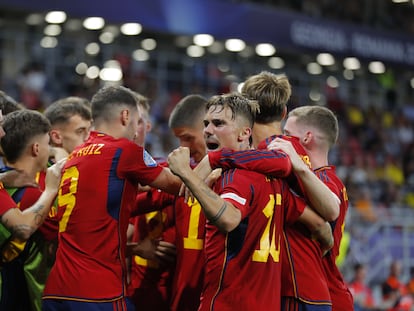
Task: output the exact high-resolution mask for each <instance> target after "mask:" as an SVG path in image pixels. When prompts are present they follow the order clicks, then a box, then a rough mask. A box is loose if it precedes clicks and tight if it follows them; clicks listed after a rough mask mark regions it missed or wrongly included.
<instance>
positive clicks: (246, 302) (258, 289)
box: [199, 169, 305, 311]
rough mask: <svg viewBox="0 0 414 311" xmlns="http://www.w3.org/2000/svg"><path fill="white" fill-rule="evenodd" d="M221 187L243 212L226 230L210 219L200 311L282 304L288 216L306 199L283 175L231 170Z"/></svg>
mask: <svg viewBox="0 0 414 311" xmlns="http://www.w3.org/2000/svg"><path fill="white" fill-rule="evenodd" d="M214 190H215V192H216V193H217V194H219V195H220V196H221V197H222V198H223V199H224V200H226V201H228V202H230V203H232V204H233V205H234V206H235V207H236V208H238V209H239V210H240V212H241V215H242V218H241V222H240V224H239V226H238V227H237V228H235V229H234V230H233V231H232V232H229V233H227V234H224V233H222V232H221V231H220V230H219V229H218V228H217V227H216V226H214V225H212V224H210V223H209V222H207V225H206V245H205V253H206V268H205V269H206V271H205V281H204V288H203V292H202V296H201V304H200V308H199V311H204V310H280V290H281V277H280V270H281V265H280V251H281V239H282V237H281V235H282V227H283V222H284V217H285V207H289V209H287V212H286V217H288V218H289V219H290V221H293V220H296V218H297V217H299V215H300V214H301V213H302V212H303V209H304V206H305V204H304V202H303V201H302V200H300V199H299V198H297V197H296V196H294V195H293V194H292V193H291V192H290V191H289V190H288V186H287V185H286V184H285V183H284V182H282V181H281V180H271V179H269V178H267V177H266V176H264V175H261V174H258V173H256V172H253V171H247V170H238V169H236V170H227V171H225V172H224V173H223V174H222V176H221V177H220V178H219V180H218V181H217V183H216V185H215V188H214Z"/></svg>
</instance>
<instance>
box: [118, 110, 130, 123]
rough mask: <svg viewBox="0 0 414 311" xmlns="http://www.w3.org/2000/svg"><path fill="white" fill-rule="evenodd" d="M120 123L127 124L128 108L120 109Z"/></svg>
mask: <svg viewBox="0 0 414 311" xmlns="http://www.w3.org/2000/svg"><path fill="white" fill-rule="evenodd" d="M120 117H121V123H122V125H124V126H125V125H127V124H128V120H129V110H128V109H123V110H122V111H121V116H120Z"/></svg>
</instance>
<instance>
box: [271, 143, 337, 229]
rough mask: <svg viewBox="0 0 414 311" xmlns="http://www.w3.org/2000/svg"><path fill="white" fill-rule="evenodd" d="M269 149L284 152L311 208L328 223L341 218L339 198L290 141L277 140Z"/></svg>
mask: <svg viewBox="0 0 414 311" xmlns="http://www.w3.org/2000/svg"><path fill="white" fill-rule="evenodd" d="M269 148H274V149H278V150H282V151H283V152H285V153H286V154H287V155H288V156H289V158H290V160H291V163H292V168H293V172H294V173H295V174H296V176H297V177H298V178H299V179H300V181H301V185H302V186H303V190H304V191H305V195H306V199H307V200H308V201H309V203H310V205H311V207H312V208H313V209H314V210H315V211H317V212H318V213H319V214H320V215H321V216H322V217H323V218H324V219H325V220H326V221H334V220H335V219H336V218H338V216H339V205H340V203H341V202H340V200H339V198H338V197H337V196H336V195H335V194H334V193H333V192H332V191H331V190H330V189H329V188H328V186H326V185H325V184H324V183H323V182H322V181H321V180H320V179H319V178H318V177H317V176H316V175H315V174H314V172H313V171H312V170H311V169H310V168H309V166H308V165H307V164H306V163H305V162H304V161H303V160H302V158H301V157H300V156H299V155H298V153H297V152H296V150H295V148H294V147H293V145H292V143H291V142H290V141H287V140H284V139H281V138H276V139H275V140H273V141H272V143H271V144H269Z"/></svg>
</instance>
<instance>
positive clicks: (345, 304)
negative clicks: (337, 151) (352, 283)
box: [315, 166, 354, 311]
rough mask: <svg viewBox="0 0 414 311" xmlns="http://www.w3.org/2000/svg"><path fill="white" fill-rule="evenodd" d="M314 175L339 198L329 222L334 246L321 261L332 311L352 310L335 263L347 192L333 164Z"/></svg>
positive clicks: (350, 301) (316, 171) (345, 287)
mask: <svg viewBox="0 0 414 311" xmlns="http://www.w3.org/2000/svg"><path fill="white" fill-rule="evenodd" d="M315 174H316V176H318V178H319V179H320V180H322V181H323V182H324V183H325V184H326V185H327V186H328V187H329V189H331V191H332V192H333V193H334V194H335V195H336V196H337V197H338V198H339V199H340V202H341V203H340V207H339V216H338V218H337V219H336V220H335V221H333V222H331V223H330V224H331V227H332V234H333V237H334V246H333V247H332V249H331V250H330V251H329V253H328V254H327V255H326V256H325V257H324V258H323V260H322V263H323V267H324V271H325V274H326V281H327V282H328V288H329V293H330V294H331V300H332V311H348V310H353V306H354V301H353V297H352V294H351V292H350V290H349V289H348V287H347V285H346V283H345V281H344V278H343V276H342V273H341V272H340V271H339V268H338V266H337V265H336V263H335V262H336V258H337V257H338V256H339V245H340V243H341V239H342V235H343V232H344V228H345V217H346V213H347V211H348V194H347V192H346V188H345V186H344V184H343V183H342V181H341V180H340V179H339V178H338V176H337V175H336V171H335V167H334V166H324V167H321V168H318V169H316V170H315Z"/></svg>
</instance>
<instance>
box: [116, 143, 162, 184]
mask: <svg viewBox="0 0 414 311" xmlns="http://www.w3.org/2000/svg"><path fill="white" fill-rule="evenodd" d="M120 157H121V161H120V166H119V170H118V173H119V174H120V175H121V176H125V177H127V178H131V179H135V180H137V181H138V182H139V183H140V184H141V185H148V184H151V183H152V182H153V181H154V180H155V179H156V178H157V177H158V175H159V174H160V173H161V171H162V170H163V167H161V166H160V165H158V163H157V162H156V161H155V160H154V159H153V158H152V157H151V155H150V154H149V153H148V152H147V151H146V150H145V149H144V148H142V147H141V146H138V145H136V144H134V143H132V142H129V141H126V142H125V145H124V146H123V148H122V154H121V156H120Z"/></svg>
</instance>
